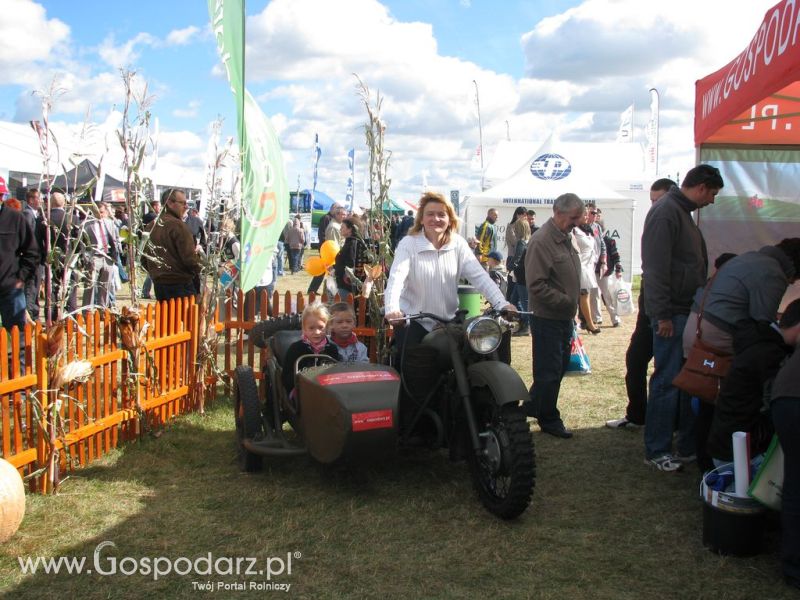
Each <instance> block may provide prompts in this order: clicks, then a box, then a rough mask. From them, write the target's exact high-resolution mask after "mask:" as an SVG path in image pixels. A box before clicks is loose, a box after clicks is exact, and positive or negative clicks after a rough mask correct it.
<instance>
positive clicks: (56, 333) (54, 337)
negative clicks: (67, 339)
mask: <svg viewBox="0 0 800 600" xmlns="http://www.w3.org/2000/svg"><path fill="white" fill-rule="evenodd" d="M63 340H64V322H63V321H60V322H58V323H56V324H55V325H53V326H52V327H51V328H50V329H49V330H48V331H47V346H46V349H45V352H46V353H47V357H48V358H52V357H54V356H56V355H57V354H58V353H59V352H61V349H62V346H61V343H62V341H63Z"/></svg>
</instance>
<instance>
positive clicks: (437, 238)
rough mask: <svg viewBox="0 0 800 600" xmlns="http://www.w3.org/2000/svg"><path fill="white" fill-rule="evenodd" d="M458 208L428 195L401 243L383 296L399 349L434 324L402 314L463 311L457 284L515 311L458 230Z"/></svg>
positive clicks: (448, 314)
mask: <svg viewBox="0 0 800 600" xmlns="http://www.w3.org/2000/svg"><path fill="white" fill-rule="evenodd" d="M457 228H458V219H457V217H456V214H455V211H454V210H453V206H452V205H451V204H450V202H449V201H447V200H446V199H445V197H444V196H442V195H441V194H435V193H432V192H427V193H425V194H424V195H423V196H422V198H421V199H420V202H419V209H418V211H417V215H416V217H415V219H414V225H413V226H412V227H411V230H410V231H409V234H408V235H407V236H405V237H404V238H403V239H402V240H401V241H400V243H399V244H398V245H397V249H396V250H395V253H394V261H393V262H392V269H391V272H390V273H389V281H388V282H387V284H386V291H385V294H384V306H385V311H386V319H387V320H388V321H389V322H390V323H392V324H393V325H394V326H395V328H396V330H395V340H396V343H397V344H398V346H399V347H402V346H403V345H404V344H408V345H412V344H413V345H415V344H418V343H419V342H420V341H421V340H422V338H423V337H424V336H425V334H427V333H428V331H430V330H431V329H432V328H433V326H434V324H435V323H434V322H432V321H430V320H428V321H413V322H412V323H411V324H410V325H409V326H404V325H405V322H404V321H403V317H404V316H405V315H409V314H415V313H420V312H427V313H431V314H435V315H438V316H440V317H443V318H448V319H449V318H452V317H454V316H455V314H456V310H458V282H459V280H460V279H466V280H467V281H469V282H470V283H471V284H472V285H473V286H474V287H475V288H476V289H477V290H478V291H479V292H480V293H481V294H483V296H484V297H485V298H486V299H487V300H489V302H490V303H491V304H492V306H493V307H494V308H496V309H506V310H509V311H514V312H516V308H515V307H514V306H513V305H512V304H510V303H509V302H507V301H506V299H505V297H504V296H503V293H502V292H501V291H500V289H499V288H498V287H497V285H495V283H494V282H493V281H492V280H491V278H490V277H489V274H488V273H487V272H486V271H485V270H484V268H483V267H482V266H481V264H480V263H479V262H478V259H477V258H476V257H475V254H474V253H473V251H472V249H471V248H470V247H469V245H468V244H467V241H466V240H465V239H464V238H462V237H461V236H460V235H458V233H456V230H457Z"/></svg>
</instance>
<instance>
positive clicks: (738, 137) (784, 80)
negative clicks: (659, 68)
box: [694, 0, 800, 294]
mask: <svg viewBox="0 0 800 600" xmlns="http://www.w3.org/2000/svg"><path fill="white" fill-rule="evenodd" d="M798 24H800V6H797V3H796V2H794V1H792V0H783V1H781V2H778V3H777V4H776V5H775V6H773V7H772V8H770V9H769V10H768V11H767V12H766V14H765V16H764V19H763V21H762V22H761V24H760V26H759V27H758V28H757V29H756V32H755V34H754V35H753V38H752V40H751V41H750V43H749V44H748V45H747V47H745V48H744V49H743V50H742V52H741V53H740V54H739V55H738V56H737V57H736V58H734V59H733V60H732V61H731V62H729V63H728V64H727V65H725V66H724V67H722V68H721V69H719V70H717V71H715V72H714V73H712V74H710V75H708V76H707V77H704V78H703V79H701V80H699V81H698V82H697V83H696V96H695V127H694V132H695V145H696V146H697V156H698V162H702V163H709V164H712V165H714V166H716V167H717V168H719V169H720V173H721V174H722V178H723V180H724V181H725V187H724V188H722V190H721V191H720V193H719V195H718V196H717V199H716V201H715V203H714V204H713V205H711V206H708V207H705V208H703V209H701V210H700V211H698V212H699V217H698V222H699V225H700V228H701V229H702V230H703V233H704V236H705V238H706V243H707V246H708V253H709V258H710V259H711V260H713V259H714V258H715V257H716V256H718V255H719V254H721V253H722V252H735V253H741V252H746V251H748V250H755V249H757V248H759V247H760V246H763V245H768V244H776V243H778V242H779V241H780V240H781V239H783V238H786V237H797V236H798V234H799V232H800V227H798V226H800V187H798V185H797V182H798V181H800V122H798V119H797V115H798V114H800V110H799V109H800V81H798V80H800V36H798V35H797V31H796V27H797V26H798ZM795 287H797V286H795ZM794 293H795V294H796V293H798V290H796V291H795V292H794Z"/></svg>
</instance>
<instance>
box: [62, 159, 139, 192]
mask: <svg viewBox="0 0 800 600" xmlns="http://www.w3.org/2000/svg"><path fill="white" fill-rule="evenodd" d="M100 175H101V173H100V170H99V169H98V168H97V166H96V165H95V164H94V163H93V162H92V161H90V160H89V159H88V158H87V159H84V160H83V161H81V162H80V163H78V164H77V165H76V166H75V167H73V168H72V169H70V170H69V171H67V172H66V173H64V174H62V175H59V176H58V177H56V178H55V180H54V181H53V188H54V189H60V190H63V191H65V192H68V193H70V194H72V193H75V192H76V191H78V192H80V191H81V190H83V191H88V189H89V188H94V187H95V186H96V184H97V181H98V178H99V176H100ZM102 176H103V178H104V179H103V182H104V183H103V200H105V201H107V202H109V201H117V200H124V198H125V196H124V195H120V194H119V193H115V190H124V189H125V184H124V183H122V181H120V180H119V179H116V178H114V177H112V176H111V175H109V174H108V173H103V174H102Z"/></svg>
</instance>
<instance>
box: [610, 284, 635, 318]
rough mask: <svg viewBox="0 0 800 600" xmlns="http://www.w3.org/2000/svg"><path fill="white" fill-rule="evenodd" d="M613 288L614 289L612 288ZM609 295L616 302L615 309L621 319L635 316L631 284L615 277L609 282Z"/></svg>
mask: <svg viewBox="0 0 800 600" xmlns="http://www.w3.org/2000/svg"><path fill="white" fill-rule="evenodd" d="M612 286H613V287H612ZM608 287H609V288H610V289H609V293H610V294H611V298H612V300H613V302H614V308H615V309H616V311H617V314H618V315H619V316H620V317H627V316H628V315H632V314H633V295H632V294H631V284H630V283H628V282H627V281H625V280H624V279H622V278H617V277H613V278H612V281H611V282H609V286H608Z"/></svg>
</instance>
